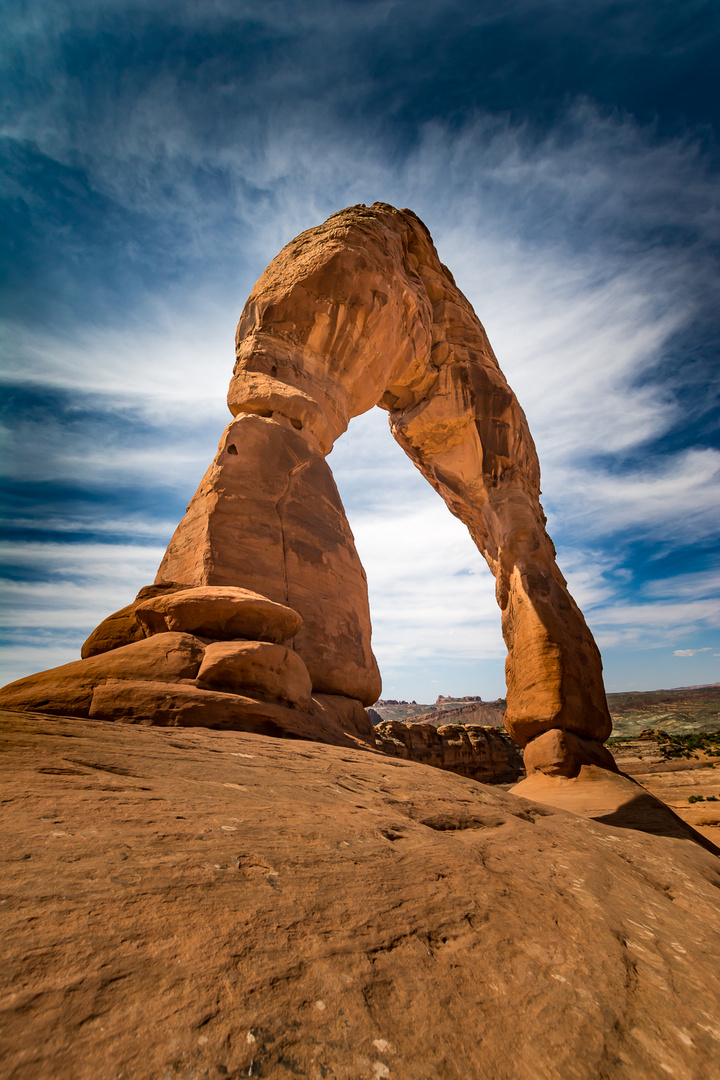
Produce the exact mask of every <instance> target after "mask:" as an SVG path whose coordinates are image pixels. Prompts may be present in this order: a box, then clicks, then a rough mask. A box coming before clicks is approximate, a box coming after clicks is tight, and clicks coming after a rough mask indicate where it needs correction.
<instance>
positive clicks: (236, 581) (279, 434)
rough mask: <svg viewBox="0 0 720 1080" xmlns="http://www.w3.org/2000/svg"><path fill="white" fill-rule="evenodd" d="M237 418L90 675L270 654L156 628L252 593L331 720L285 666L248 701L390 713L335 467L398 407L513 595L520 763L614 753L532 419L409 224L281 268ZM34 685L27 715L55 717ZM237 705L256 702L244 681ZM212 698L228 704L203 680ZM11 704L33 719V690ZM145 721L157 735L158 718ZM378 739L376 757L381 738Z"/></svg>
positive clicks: (423, 467) (319, 249)
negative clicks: (204, 598) (206, 653)
mask: <svg viewBox="0 0 720 1080" xmlns="http://www.w3.org/2000/svg"><path fill="white" fill-rule="evenodd" d="M228 403H229V406H230V410H231V412H232V413H233V415H234V416H235V419H234V420H233V422H232V423H231V424H230V425H229V426H228V428H227V429H226V431H225V433H224V434H223V437H222V439H221V442H220V446H219V450H218V454H217V456H216V458H215V460H214V462H213V463H212V465H211V466H210V468H209V470H208V472H207V473H206V475H205V477H204V478H203V480H202V482H201V484H200V487H199V488H198V491H197V493H196V494H195V496H194V497H193V499H192V501H191V503H190V506H189V508H188V511H187V514H186V516H185V517H184V518H183V520H182V522H181V523H180V525H179V527H178V529H177V530H176V532H175V535H174V536H173V538H172V540H171V542H170V545H169V547H168V550H167V553H166V555H165V558H164V559H163V562H162V564H161V566H160V569H159V571H158V575H157V578H156V582H155V585H154V587H152V591H153V592H155V590H157V591H156V592H155V596H146V597H145V598H143V600H142V602H141V600H140V599H139V600H138V601H137V602H136V603H135V604H134V605H130V606H129V608H126V609H124V610H123V612H119V613H117V614H116V615H115V616H112V617H111V619H110V620H108V621H107V622H106V623H105V624H103V627H101V628H98V630H97V631H95V633H94V634H93V635H91V638H90V639H89V641H88V642H87V643H86V647H85V651H84V654H83V655H87V656H92V655H93V654H95V657H97V654H102V650H103V649H110V650H114V649H117V648H118V647H122V646H126V645H128V644H129V643H131V642H133V641H137V640H138V639H139V638H141V637H143V635H147V634H153V633H157V632H158V631H160V630H164V631H165V632H168V631H170V630H171V629H176V630H180V629H182V630H183V631H189V632H191V633H194V634H195V635H196V636H198V637H201V638H209V639H210V640H215V641H218V640H228V638H231V639H233V638H234V639H237V640H256V639H258V635H257V634H254V633H253V631H252V630H251V629H250V628H249V627H248V626H244V628H243V626H241V627H240V630H239V631H237V632H236V631H233V632H228V631H227V630H222V629H221V628H220V627H219V625H215V626H210V627H208V626H207V625H203V626H198V627H196V628H195V629H194V630H190V624H188V623H187V622H183V623H178V622H177V621H175V622H172V621H171V620H168V619H165V620H164V621H163V620H160V619H159V618H157V617H156V616H157V613H158V612H164V611H165V610H166V609H167V610H168V611H169V610H171V609H173V603H174V601H173V599H172V598H173V595H174V594H175V593H176V592H178V591H179V590H182V591H183V594H186V593H187V591H188V590H205V589H208V588H210V589H215V590H222V589H227V588H230V589H236V590H237V589H239V590H251V591H252V592H254V593H257V594H259V595H260V596H261V597H264V598H266V599H267V600H269V601H271V602H273V603H275V604H279V605H282V606H284V607H286V608H290V609H292V610H293V611H294V612H296V613H297V614H298V616H299V617H301V623H302V625H301V626H300V628H299V629H297V630H294V631H293V632H292V635H290V633H289V632H288V635H287V637H285V638H283V637H282V636H281V637H277V636H276V637H275V638H274V639H273V640H274V641H275V643H276V644H281V643H282V644H284V645H285V647H286V648H287V649H290V650H292V651H293V652H294V653H296V654H297V657H298V658H299V661H300V662H301V663H302V664H303V665H304V669H305V670H306V671H307V673H308V676H309V680H310V682H311V685H312V691H313V698H312V700H313V701H314V702H316V705H314V706H308V705H306V704H305V702H306V701H307V694H306V691H303V692H302V693H301V692H300V691H299V690H298V688H297V687H298V685H299V684H298V683H297V670H295V673H294V675H293V677H292V678H293V679H294V680H295V681H294V682H293V685H292V687H291V686H290V685H288V686H282V685H279V684H278V681H277V670H278V669H277V664H276V663H275V660H273V662H272V665H271V666H273V665H274V666H273V672H272V673H267V677H263V678H261V677H259V676H258V677H253V679H252V680H250V681H249V682H248V690H249V691H251V692H249V693H248V695H247V696H248V697H257V698H259V700H270V701H276V702H277V703H278V707H282V708H285V709H288V708H289V709H290V710H291V711H294V712H295V713H298V714H300V713H303V714H304V716H305V718H306V720H307V719H308V718H310V720H311V719H312V716H313V715H314V714H313V709H315V710H316V711H317V708H320V706H318V705H317V695H321V696H323V695H324V696H330V697H332V698H334V699H335V701H336V703H337V704H336V706H334V707H333V709H332V710H331V711H332V712H333V713H334V714H335V715H336V716H337V717H343V716H346V715H347V716H353V717H355V721H353V723H356V722H357V718H358V709H361V708H362V705H370V704H372V703H373V702H374V701H375V700H376V699H377V698H378V696H379V694H380V677H379V673H378V669H377V664H376V662H375V658H374V657H373V654H372V650H371V646H370V616H369V611H368V601H367V587H366V580H365V574H364V572H363V569H362V566H361V564H360V561H359V559H358V556H357V552H356V550H355V546H354V543H353V537H352V533H351V531H350V528H349V525H348V523H347V520H346V517H345V513H344V510H343V507H342V503H341V501H340V497H339V495H338V492H337V488H336V486H335V484H334V481H333V478H332V474H331V472H330V469H329V467H328V465H327V464H326V462H325V460H324V458H325V455H326V454H328V453H329V451H330V450H331V449H332V446H333V444H334V442H335V440H336V439H337V438H338V436H340V435H342V433H343V432H344V431H345V429H346V428H347V425H348V423H349V421H350V419H351V418H352V417H353V416H357V415H359V414H360V413H363V412H365V411H367V410H368V409H370V408H372V407H373V406H374V405H380V406H381V407H382V408H384V409H386V410H387V411H388V413H389V417H390V427H391V430H392V433H393V435H394V437H395V438H396V439H397V441H398V442H399V443H400V444H401V446H402V447H403V449H404V450H405V451H406V453H407V454H408V455H409V457H410V458H411V459H412V461H413V462H414V464H415V465H416V466H417V467H418V468H419V469H420V471H421V472H422V473H423V475H424V476H425V477H426V478H427V480H428V481H429V483H430V484H431V485H432V486H433V487H434V488H435V490H436V491H437V492H438V493H439V494H440V495H441V496H442V498H443V499H444V501H445V502H446V504H447V505H448V507H449V509H450V510H451V511H452V513H453V514H455V515H456V516H457V517H459V518H460V519H461V520H462V521H463V522H464V523H465V524H466V525H467V527H468V529H469V531H470V533H471V535H472V537H473V539H474V541H475V543H476V544H477V546H478V548H479V550H480V551H481V552H482V554H483V555H484V557H485V559H486V560H487V562H488V565H489V566H490V568H491V570H492V571H493V573H494V575H495V578H496V581H497V599H498V603H499V605H500V608H501V610H502V627H503V634H504V636H505V640H506V643H507V646H508V659H507V684H508V691H507V706H508V707H507V714H506V719H505V723H506V726H507V728H508V730H509V732H510V734H511V735H512V737H513V738H514V739H515V741H516V742H517V743H518V744H519V745H520V746H525V745H526V744H527V743H528V742H529V741H530V740H532V739H534V738H536V737H537V736H538V735H541V734H542V733H543V732H546V731H550V730H562V731H567V732H573V733H575V734H576V735H578V736H580V737H581V738H582V739H584V740H589V741H590V742H591V743H600V742H602V740H604V739H605V738H607V736H608V735H609V733H610V730H611V721H610V716H609V713H608V710H607V705H606V701H605V693H604V689H603V683H602V674H601V663H600V656H599V652H598V650H597V647H596V645H595V643H594V641H593V638H592V636H591V634H590V632H589V630H588V628H587V626H586V624H585V621H584V619H583V616H582V614H581V612H580V610H579V609H578V607H577V605H576V604H575V602H574V601H573V599H572V598H571V597H570V595H569V593H568V591H567V586H566V582H565V580H564V578H563V576H562V574H561V573H560V571H559V569H558V567H557V565H556V562H555V551H554V548H553V545H552V542H551V540H550V538H549V536H548V535H547V533H546V531H545V517H544V514H543V511H542V508H541V506H540V501H539V495H540V487H539V484H540V470H539V466H538V460H537V455H536V452H535V447H534V444H533V441H532V438H531V436H530V432H529V430H528V426H527V421H526V419H525V415H524V413H523V411H522V409H521V408H520V405H519V404H518V402H517V399H516V398H515V395H514V394H513V392H512V390H511V389H510V387H509V386H508V384H507V382H506V380H505V378H504V376H503V374H502V372H501V371H500V368H499V366H498V363H497V360H496V359H495V356H494V354H493V351H492V349H491V347H490V344H489V342H488V339H487V336H486V334H485V331H484V330H483V327H482V326H481V324H480V322H479V320H478V319H477V316H476V315H475V313H474V311H473V309H472V307H471V306H470V304H469V303H468V301H467V300H466V298H465V297H464V296H463V295H462V293H461V292H460V290H459V289H458V288H457V286H456V285H455V282H454V281H453V278H452V275H451V274H450V272H449V271H448V270H447V268H446V267H444V266H443V265H442V263H441V262H440V260H439V258H438V255H437V252H436V251H435V248H434V246H433V243H432V240H431V237H430V235H429V233H428V231H427V229H426V228H425V226H424V225H423V224H422V222H421V221H420V220H419V219H418V218H417V217H416V216H415V215H414V214H413V213H412V212H411V211H409V210H400V211H399V210H396V209H394V208H393V207H391V206H388V205H387V204H385V203H375V204H374V205H373V206H371V207H366V206H355V207H350V208H348V209H346V210H343V211H341V212H340V213H337V214H334V215H333V216H332V217H330V218H329V219H328V220H327V221H326V222H325V223H324V224H323V225H320V226H318V227H317V228H314V229H310V230H308V231H307V232H305V233H302V234H301V235H300V236H299V237H297V238H296V239H295V240H293V241H292V243H290V244H288V246H287V247H286V248H284V249H283V250H282V251H281V252H280V254H279V255H278V256H277V258H276V259H274V260H273V262H272V263H271V264H270V266H269V267H268V268H267V270H266V271H265V273H264V274H263V275H262V277H261V278H260V280H259V281H258V283H257V285H256V286H255V288H254V289H253V291H252V293H251V295H250V298H249V299H248V302H247V304H246V305H245V308H244V310H243V313H242V316H241V318H240V322H239V325H238V331H237V362H236V364H235V370H234V374H233V378H232V382H231V384H230V391H229V395H228ZM163 594H164V595H163ZM168 594H169V595H168ZM219 596H220V593H219V592H218V593H217V596H216V601H217V604H219ZM217 604H216V613H217V612H219V607H217ZM148 612H149V614H148ZM241 622H242V620H241ZM259 640H263V638H262V635H260V636H259ZM246 651H247V650H246ZM256 652H257V654H258V656H259V655H260V653H261V652H262V650H259V651H257V650H256ZM108 655H109V654H108ZM238 655H239V654H238ZM263 655H264V656H266V657H268V656H269V653H268V652H267V650H265V652H264V653H263ZM111 663H112V661H111V660H110V659H108V664H111ZM224 663H225V667H224V668H223V670H224V671H226V672H227V671H228V670H229V668H228V666H227V662H226V661H224ZM238 663H239V661H238ZM286 667H287V670H288V672H289V671H290V666H289V665H286ZM203 670H204V671H206V672H207V670H208V668H207V666H206V667H205V668H204V669H203ZM235 670H236V671H238V670H239V669H238V667H237V664H236V666H235ZM110 677H112V678H115V676H114V675H113V676H110ZM43 678H45V679H46V681H47V677H46V676H44V677H43ZM140 678H142V676H140ZM288 678H290V676H289V675H288ZM41 681H42V680H41ZM302 682H303V679H302V678H300V683H302ZM24 683H25V686H24V688H23V695H24V696H23V698H22V700H23V701H24V702H25V705H23V706H22V707H27V708H32V707H44V706H41V705H40V704H39V703H38V702H35V703H33V702H32V693H31V691H30V684H29V683H28V680H24ZM38 685H39V684H38ZM215 685H217V684H215V683H213V686H215ZM225 685H226V689H231V690H232V691H233V692H234V693H236V694H240V691H241V690H242V689H243V685H242V677H241V676H237V677H233V679H232V680H231V681H230V682H228V679H226V683H225ZM195 689H196V690H197V691H198V692H200V690H201V691H202V693H204V694H212V693H214V692H215V693H218V694H219V693H221V691H220V690H219V689H218V690H212V689H208V684H207V681H206V682H205V683H204V684H203V683H202V680H201V685H200V686H199V687H196V688H195ZM182 693H183V694H184V695H185V696H186V697H187V695H188V693H189V691H188V690H187V689H185V690H183V692H182ZM109 694H110V692H109V691H107V690H106V691H105V692H104V695H100V698H102V700H106V699H107V698H108V695H109ZM110 696H111V695H110ZM240 696H242V695H240ZM2 701H3V703H4V704H5V705H6V706H8V707H10V708H17V707H19V706H18V698H17V692H16V691H15V690H11V693H10V699H8V697H7V696H4V697H3V698H2ZM343 702H344V704H343ZM322 709H325V711H327V710H326V707H325V706H322ZM111 711H112V710H111ZM241 713H242V710H240V711H239V712H238V725H239V726H242V722H243V721H242V716H241ZM138 716H139V717H140V719H144V722H148V723H152V722H154V721H153V716H152V714H151V712H150V711H148V712H146V713H145V714H143V715H140V714H138ZM195 722H198V721H195ZM303 722H304V721H303ZM338 722H339V723H340V722H341V721H340V720H339V721H338ZM298 723H300V720H298ZM301 726H302V723H301ZM361 726H363V730H364V737H365V738H366V739H371V738H372V736H371V732H370V724H369V721H368V722H367V724H366V725H364V722H361ZM296 728H297V724H296V725H294V726H293V725H290V727H289V728H288V729H287V730H293V732H294V731H295V729H296ZM591 751H592V753H591V755H590V756H591V757H592V759H593V761H594V760H595V756H594V755H595V751H594V749H593V747H591ZM536 757H537V758H538V761H540V760H541V759H543V760H544V758H543V756H542V755H536Z"/></svg>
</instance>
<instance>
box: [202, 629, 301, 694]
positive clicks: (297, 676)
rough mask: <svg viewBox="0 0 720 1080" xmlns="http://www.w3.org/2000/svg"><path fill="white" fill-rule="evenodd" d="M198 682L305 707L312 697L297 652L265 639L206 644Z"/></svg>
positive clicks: (210, 687)
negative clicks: (272, 643)
mask: <svg viewBox="0 0 720 1080" xmlns="http://www.w3.org/2000/svg"><path fill="white" fill-rule="evenodd" d="M197 684H198V686H205V687H208V688H209V689H211V690H227V691H229V692H230V693H234V694H243V693H244V694H257V695H258V696H260V697H265V698H270V699H271V700H278V701H285V702H287V703H288V704H289V705H296V706H298V707H299V708H307V707H308V705H309V704H310V698H311V697H312V682H311V681H310V676H309V674H308V669H307V668H306V667H305V665H304V664H303V662H302V660H301V659H300V657H299V656H298V654H297V653H295V652H292V651H291V650H290V649H286V648H285V646H284V645H271V644H268V643H267V642H265V641H218V642H214V643H213V644H212V645H208V647H207V649H206V650H205V656H204V658H203V662H202V664H201V666H200V670H199V671H198V674H197Z"/></svg>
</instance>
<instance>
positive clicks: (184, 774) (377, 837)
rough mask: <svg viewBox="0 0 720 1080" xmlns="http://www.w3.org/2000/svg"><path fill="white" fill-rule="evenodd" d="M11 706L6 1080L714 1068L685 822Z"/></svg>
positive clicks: (2, 912) (710, 933)
mask: <svg viewBox="0 0 720 1080" xmlns="http://www.w3.org/2000/svg"><path fill="white" fill-rule="evenodd" d="M1 723H2V735H3V739H4V745H3V751H4V752H3V754H2V755H1V756H0V765H1V766H2V768H3V773H4V775H3V779H2V788H1V790H2V800H3V821H4V824H5V829H6V834H5V843H4V845H3V856H4V865H3V871H2V902H1V903H0V918H1V919H2V923H3V931H4V933H3V938H2V940H3V949H4V957H3V962H2V963H1V964H0V982H1V983H2V994H3V996H2V1006H1V1010H0V1025H1V1031H0V1061H1V1066H0V1071H1V1072H2V1075H3V1077H4V1078H7V1080H38V1078H39V1077H42V1078H43V1080H44V1078H52V1080H106V1078H107V1080H109V1078H112V1080H161V1078H162V1080H176V1078H177V1080H195V1078H198V1080H199V1078H206V1077H209V1078H211V1080H213V1078H218V1080H219V1078H221V1077H232V1078H233V1080H236V1078H239V1077H246V1076H255V1077H265V1078H266V1080H267V1078H272V1080H295V1078H297V1077H308V1078H312V1080H321V1078H322V1080H340V1078H342V1080H365V1078H367V1080H380V1078H389V1080H470V1078H473V1080H475V1078H482V1080H658V1077H662V1076H669V1077H673V1078H675V1080H715V1078H716V1077H717V1075H718V1069H719V1067H720V968H719V967H718V964H717V957H718V954H719V952H720V925H719V922H720V920H719V919H718V901H717V897H718V895H719V893H718V886H720V874H719V870H720V861H718V859H717V858H716V857H715V856H713V855H712V854H711V853H709V852H708V851H706V850H704V849H703V848H702V847H700V846H699V845H698V844H697V843H695V842H694V841H693V840H692V839H689V838H684V839H682V838H679V837H678V836H672V835H671V836H667V835H649V834H647V833H644V832H642V831H636V830H634V829H632V828H628V827H626V826H627V821H624V820H623V818H622V814H621V813H617V814H616V818H615V821H614V823H612V824H608V823H605V824H602V823H598V822H595V821H591V820H587V819H585V818H583V817H577V816H574V815H572V814H569V813H565V812H562V811H559V810H554V809H551V808H548V807H543V806H540V805H538V804H536V803H533V802H529V801H526V800H524V799H520V798H516V797H514V796H513V795H510V794H506V793H504V792H502V791H499V790H497V789H491V788H488V787H484V786H482V785H480V784H477V783H476V782H474V781H472V780H469V779H465V778H463V777H459V776H455V775H453V774H451V773H445V772H441V771H440V770H437V769H429V768H426V767H424V766H422V765H417V764H414V763H409V762H404V761H399V760H393V759H390V758H386V757H383V756H381V755H378V754H374V753H372V752H361V751H357V750H351V749H345V748H339V747H331V746H320V745H317V744H313V743H307V742H305V743H302V742H294V741H289V740H278V739H268V738H265V737H262V736H259V735H251V734H246V733H240V732H228V731H222V732H221V731H209V730H207V729H199V728H198V729H183V730H168V729H162V728H133V727H130V726H126V725H123V724H114V725H108V724H107V723H100V722H94V721H91V720H90V721H87V720H86V721H79V720H74V719H63V718H60V717H48V716H45V717H42V716H34V715H32V714H27V713H26V714H23V715H20V714H8V713H5V714H2V717H1ZM598 771H599V772H604V773H605V771H604V770H598ZM605 776H610V774H608V773H605ZM541 779H543V780H545V781H548V780H551V778H547V777H543V778H541ZM611 779H612V780H615V779H618V778H616V777H611ZM620 779H622V778H620ZM562 782H563V783H565V784H573V783H576V782H575V781H562ZM626 783H629V781H626ZM576 786H577V785H576ZM661 815H662V808H661V809H660V811H659V812H656V823H657V822H658V821H660V820H661ZM666 831H667V832H673V823H672V819H668V823H667V828H666Z"/></svg>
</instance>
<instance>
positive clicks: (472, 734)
mask: <svg viewBox="0 0 720 1080" xmlns="http://www.w3.org/2000/svg"><path fill="white" fill-rule="evenodd" d="M375 745H376V747H377V748H378V750H382V752H383V753H384V754H391V755H392V756H393V757H398V758H403V759H404V760H405V761H416V762H418V764H420V765H432V766H434V767H435V768H437V769H446V770H447V771H448V772H454V773H458V774H459V775H460V776H469V777H471V778H472V779H473V780H478V781H479V782H480V783H481V784H500V783H512V782H514V781H515V780H519V779H520V777H521V776H522V775H523V772H524V769H523V759H522V755H521V754H520V752H519V750H518V749H517V747H516V746H515V744H514V743H512V742H511V741H510V740H509V739H508V737H507V736H505V737H503V736H502V735H501V734H500V732H498V731H495V730H493V729H492V728H486V727H480V725H479V724H466V725H465V726H464V727H463V726H461V725H460V724H446V725H444V726H442V727H437V728H436V727H435V726H434V724H427V723H413V724H404V723H402V722H401V721H398V720H391V721H384V722H383V723H381V724H378V725H377V727H376V728H375Z"/></svg>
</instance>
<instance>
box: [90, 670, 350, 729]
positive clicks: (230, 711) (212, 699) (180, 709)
mask: <svg viewBox="0 0 720 1080" xmlns="http://www.w3.org/2000/svg"><path fill="white" fill-rule="evenodd" d="M88 715H89V717H90V719H91V720H112V721H117V722H119V723H124V724H142V725H144V726H145V727H150V726H152V727H207V728H220V729H221V730H225V731H248V732H252V733H254V734H256V735H272V736H274V737H276V738H283V737H290V738H297V739H315V738H316V733H315V729H314V727H313V725H312V724H311V723H310V722H309V720H308V716H307V714H306V713H305V712H303V711H302V710H296V709H290V708H287V707H286V706H284V705H281V704H280V703H279V702H275V701H259V700H258V699H257V698H253V697H251V696H249V695H248V696H247V697H243V696H240V695H238V694H226V693H221V692H215V691H212V690H207V689H203V688H201V687H197V686H192V685H190V686H189V685H186V684H180V685H175V686H168V685H167V684H166V683H160V682H148V681H141V680H138V681H137V682H132V681H122V682H120V681H119V680H118V681H116V680H113V679H109V680H107V681H106V682H104V683H102V684H101V685H99V686H97V687H96V688H95V690H94V691H93V695H92V702H91V704H90V709H89V714H88ZM336 735H340V733H339V732H337V733H336ZM333 741H339V739H337V738H336V739H335V740H333Z"/></svg>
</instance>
